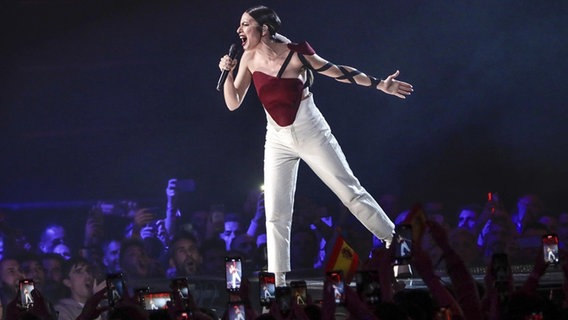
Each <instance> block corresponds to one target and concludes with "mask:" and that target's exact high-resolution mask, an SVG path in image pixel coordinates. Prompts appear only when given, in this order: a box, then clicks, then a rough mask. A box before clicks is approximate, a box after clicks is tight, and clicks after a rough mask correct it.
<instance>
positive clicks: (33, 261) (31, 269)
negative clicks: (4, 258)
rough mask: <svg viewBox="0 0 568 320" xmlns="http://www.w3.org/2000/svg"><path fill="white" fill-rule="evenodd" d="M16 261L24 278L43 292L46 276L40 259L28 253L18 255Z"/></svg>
mask: <svg viewBox="0 0 568 320" xmlns="http://www.w3.org/2000/svg"><path fill="white" fill-rule="evenodd" d="M17 259H18V262H19V263H20V269H21V271H22V274H23V276H24V278H25V279H32V280H33V281H34V285H35V287H36V288H38V289H39V290H41V291H44V290H43V289H44V286H45V283H46V276H45V269H44V268H43V265H42V264H41V259H40V257H39V256H38V255H36V254H34V253H31V252H30V253H23V254H21V255H18V257H17Z"/></svg>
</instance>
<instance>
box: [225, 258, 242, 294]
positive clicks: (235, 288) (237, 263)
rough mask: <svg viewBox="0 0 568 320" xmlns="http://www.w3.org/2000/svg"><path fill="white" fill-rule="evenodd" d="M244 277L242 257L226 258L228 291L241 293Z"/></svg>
mask: <svg viewBox="0 0 568 320" xmlns="http://www.w3.org/2000/svg"><path fill="white" fill-rule="evenodd" d="M242 276H243V269H242V261H241V258H240V257H226V258H225V281H226V283H227V291H229V292H239V290H240V288H241V278H242Z"/></svg>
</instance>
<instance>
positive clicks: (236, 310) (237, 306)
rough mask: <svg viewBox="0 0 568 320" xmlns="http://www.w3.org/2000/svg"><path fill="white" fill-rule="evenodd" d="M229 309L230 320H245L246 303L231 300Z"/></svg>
mask: <svg viewBox="0 0 568 320" xmlns="http://www.w3.org/2000/svg"><path fill="white" fill-rule="evenodd" d="M227 309H228V314H229V320H245V315H246V314H245V305H244V304H243V303H242V302H240V301H236V302H229V307H228V308H227Z"/></svg>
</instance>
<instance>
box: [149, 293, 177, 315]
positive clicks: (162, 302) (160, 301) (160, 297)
mask: <svg viewBox="0 0 568 320" xmlns="http://www.w3.org/2000/svg"><path fill="white" fill-rule="evenodd" d="M143 300H144V310H147V311H156V310H167V309H168V302H169V301H172V294H171V292H169V291H161V292H146V293H144V294H143Z"/></svg>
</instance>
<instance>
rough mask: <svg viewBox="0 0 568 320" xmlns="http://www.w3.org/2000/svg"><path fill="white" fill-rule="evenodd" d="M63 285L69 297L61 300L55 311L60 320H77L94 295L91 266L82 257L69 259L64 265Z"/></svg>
mask: <svg viewBox="0 0 568 320" xmlns="http://www.w3.org/2000/svg"><path fill="white" fill-rule="evenodd" d="M62 272H63V284H64V285H65V287H67V289H68V295H67V296H66V297H65V298H63V299H61V300H59V301H58V302H57V303H56V305H55V310H57V311H58V312H59V319H60V320H75V319H77V317H78V316H79V315H80V314H81V312H82V311H83V306H84V305H85V303H86V302H87V300H88V299H89V298H90V297H91V296H93V293H94V291H93V290H94V289H93V288H94V285H95V283H94V277H93V273H92V270H91V264H90V263H89V261H88V260H86V259H84V258H82V257H75V258H72V259H69V260H67V261H66V262H65V264H64V265H63V269H62Z"/></svg>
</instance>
